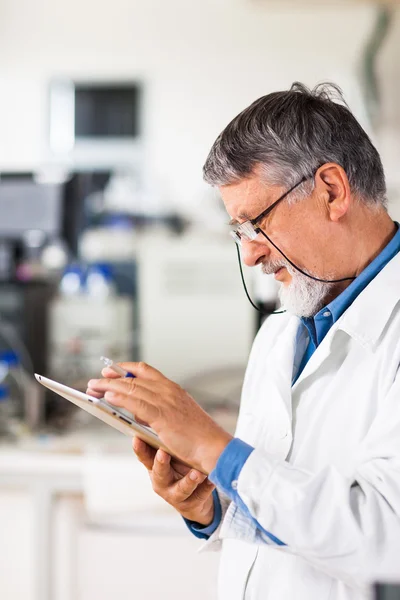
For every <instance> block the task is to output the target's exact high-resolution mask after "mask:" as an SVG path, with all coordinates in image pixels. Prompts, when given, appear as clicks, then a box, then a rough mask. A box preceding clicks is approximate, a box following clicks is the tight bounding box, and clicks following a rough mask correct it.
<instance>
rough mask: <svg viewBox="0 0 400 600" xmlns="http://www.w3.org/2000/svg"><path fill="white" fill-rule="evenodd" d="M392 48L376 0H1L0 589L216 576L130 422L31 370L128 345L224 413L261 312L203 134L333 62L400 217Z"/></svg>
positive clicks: (83, 361) (43, 594) (320, 75)
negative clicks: (88, 405) (115, 425)
mask: <svg viewBox="0 0 400 600" xmlns="http://www.w3.org/2000/svg"><path fill="white" fill-rule="evenodd" d="M399 51H400V9H399V8H398V6H397V2H395V1H394V0H393V1H392V2H390V1H387V2H363V1H362V0H358V1H356V0H353V1H352V0H346V1H343V2H338V1H336V2H334V1H332V2H331V1H328V0H326V1H324V2H318V1H317V0H315V1H312V0H309V1H305V0H304V1H302V0H297V1H296V2H289V1H282V0H281V1H279V2H277V1H276V2H274V1H272V0H202V2H191V1H188V0H169V2H165V1H164V2H163V1H162V0H146V1H145V0H113V2H107V1H105V2H103V3H99V2H94V0H79V1H78V0H69V1H68V2H66V1H65V0H58V1H54V0H53V1H52V2H50V0H0V557H1V562H2V567H1V569H0V596H1V598H4V599H5V600H22V599H23V600H92V599H94V598H96V600H103V599H106V598H111V597H112V598H119V597H121V598H122V597H134V598H138V599H142V598H146V599H150V600H153V599H156V598H162V597H170V596H171V597H172V595H173V596H174V598H175V599H176V600H179V599H180V598H182V599H183V598H187V597H188V590H190V597H191V598H193V599H195V600H196V599H197V598H209V599H213V598H216V571H217V564H218V556H216V555H215V556H214V555H211V556H208V555H202V554H200V555H198V554H196V550H197V547H198V545H199V544H198V540H195V539H192V538H191V536H190V535H189V534H188V533H187V532H186V529H185V525H184V524H183V523H182V522H181V520H180V518H179V517H178V516H176V515H175V514H174V513H173V512H172V510H170V509H169V508H168V507H167V506H165V505H164V504H163V503H162V501H161V500H159V499H158V498H157V497H156V496H155V494H153V492H152V490H151V488H150V484H149V481H148V477H147V473H146V472H143V471H144V469H142V468H141V466H140V465H138V464H137V462H136V460H135V458H134V456H133V455H132V453H131V451H130V441H129V440H128V439H127V438H124V436H122V435H121V434H119V433H117V432H115V431H114V430H112V429H111V428H109V427H107V426H106V425H103V424H102V423H100V422H99V421H97V420H96V419H94V418H93V417H91V416H89V415H88V414H87V413H85V412H83V411H80V410H78V409H75V408H74V406H73V405H72V404H70V403H68V402H67V401H66V400H64V399H62V398H59V397H57V396H56V395H54V394H51V393H48V394H47V393H46V394H45V393H44V388H43V389H39V386H38V385H36V382H35V380H34V379H33V376H32V375H33V373H34V372H39V373H41V374H43V375H46V376H48V377H51V378H54V379H57V380H58V381H61V382H63V383H65V384H67V385H70V386H72V387H76V388H78V389H82V390H84V389H85V388H86V382H87V381H88V379H89V378H91V377H96V376H97V375H98V374H99V372H100V369H101V366H102V364H101V362H100V360H99V358H100V356H101V355H105V356H109V357H111V358H112V359H114V360H117V361H118V360H129V359H132V360H145V361H146V362H148V363H150V364H151V365H153V366H155V367H157V368H158V369H160V370H161V371H162V372H163V373H164V374H165V375H166V376H168V377H170V378H171V379H173V380H175V381H177V382H179V383H180V384H181V385H183V386H184V387H185V388H186V389H188V391H190V393H192V395H193V396H194V397H195V398H196V400H197V401H198V402H199V403H200V404H201V405H202V406H203V407H204V408H205V409H206V410H207V411H208V412H209V413H210V414H212V416H213V417H214V418H216V419H217V420H218V421H219V422H220V423H221V424H222V425H223V426H224V427H225V428H226V429H228V430H229V431H232V432H233V430H234V425H235V419H236V415H237V410H238V403H239V399H240V389H241V383H242V379H243V374H244V370H245V366H246V361H247V357H248V353H249V350H250V347H251V342H252V340H253V338H254V335H255V334H256V332H257V329H258V327H259V326H260V322H261V321H260V318H259V317H258V316H257V313H256V311H255V310H254V309H253V308H252V307H251V306H250V304H249V303H248V301H247V299H246V297H245V295H244V292H243V288H242V284H241V281H240V275H239V270H238V266H237V262H236V252H235V248H234V244H233V242H232V241H231V240H230V238H229V235H228V234H227V221H228V216H227V215H226V213H225V211H224V209H223V205H222V203H221V200H220V199H219V198H218V195H217V193H216V192H215V191H214V190H213V189H211V188H209V187H208V186H206V185H205V184H204V183H203V181H202V165H203V163H204V161H205V158H206V156H207V153H208V151H209V149H210V147H211V145H212V143H213V141H214V140H215V138H216V136H217V135H218V134H219V132H220V131H221V130H222V129H223V128H224V126H225V125H226V124H227V123H228V122H229V121H230V120H231V119H232V118H233V117H234V116H235V115H236V114H237V113H238V112H240V111H241V110H242V109H244V108H245V107H246V106H247V105H249V104H250V103H251V102H252V101H253V100H255V99H256V98H258V97H260V96H262V95H264V94H267V93H269V92H272V91H276V90H280V89H287V88H288V87H290V85H291V83H292V82H293V81H296V80H297V81H301V82H303V83H306V84H307V85H309V86H314V85H316V84H317V83H320V82H322V81H333V82H335V83H337V84H339V85H340V86H341V88H342V89H343V92H344V94H345V98H346V100H347V102H348V104H349V105H350V107H351V109H352V110H353V112H354V113H355V115H356V116H357V118H358V119H359V120H360V122H361V123H362V125H363V126H364V128H365V129H366V130H367V131H368V133H369V134H370V136H371V137H372V139H373V141H374V143H375V144H376V145H377V147H378V149H379V151H380V153H381V156H382V159H383V162H384V166H385V170H386V176H387V183H388V190H389V206H390V212H391V214H392V216H393V217H394V218H398V219H399V218H400V169H399V157H400V104H399V101H398V98H399V91H400V90H399V88H400V77H399V75H400V65H399V60H398V56H399ZM245 276H246V280H247V282H248V287H249V289H250V290H251V293H252V295H253V298H254V299H255V301H256V302H257V304H258V305H259V306H260V307H262V308H264V310H265V311H266V312H268V311H272V310H273V309H274V308H275V307H276V305H277V290H276V286H275V284H274V282H273V280H270V278H267V277H265V276H264V277H262V276H261V274H260V273H259V272H257V271H255V272H249V271H248V270H245ZM399 579H400V572H399ZM194 582H196V584H195V585H194Z"/></svg>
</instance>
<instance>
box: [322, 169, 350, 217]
mask: <svg viewBox="0 0 400 600" xmlns="http://www.w3.org/2000/svg"><path fill="white" fill-rule="evenodd" d="M315 187H316V190H317V192H318V196H319V197H320V198H322V199H323V200H324V201H325V208H326V210H327V212H328V214H329V218H330V220H331V221H333V222H338V221H340V219H341V218H342V217H344V215H345V214H346V213H347V211H348V209H349V206H350V201H351V191H350V184H349V180H348V178H347V175H346V172H345V170H344V169H343V167H341V166H340V165H338V164H336V163H326V164H325V165H322V167H320V168H319V169H318V171H317V172H316V174H315Z"/></svg>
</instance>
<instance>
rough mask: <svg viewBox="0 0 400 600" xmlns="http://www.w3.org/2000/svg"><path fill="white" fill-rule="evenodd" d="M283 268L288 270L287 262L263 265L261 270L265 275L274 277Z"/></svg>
mask: <svg viewBox="0 0 400 600" xmlns="http://www.w3.org/2000/svg"><path fill="white" fill-rule="evenodd" d="M282 267H285V268H286V269H287V268H288V264H287V262H284V261H282V260H279V261H269V262H268V263H262V265H261V270H262V272H263V273H264V274H265V275H273V274H274V273H276V272H277V271H279V269H281V268H282Z"/></svg>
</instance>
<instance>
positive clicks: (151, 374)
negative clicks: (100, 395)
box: [106, 362, 165, 381]
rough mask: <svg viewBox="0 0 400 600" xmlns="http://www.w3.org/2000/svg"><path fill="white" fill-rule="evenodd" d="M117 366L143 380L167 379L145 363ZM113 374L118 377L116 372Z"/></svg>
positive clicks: (129, 363) (125, 363)
mask: <svg viewBox="0 0 400 600" xmlns="http://www.w3.org/2000/svg"><path fill="white" fill-rule="evenodd" d="M117 364H118V366H120V367H122V368H123V369H124V370H125V371H128V372H129V373H132V375H136V377H142V378H143V379H149V380H153V381H156V380H158V379H165V376H164V375H163V374H162V373H161V372H160V371H157V369H155V368H154V367H151V366H150V365H148V364H147V363H144V362H121V363H117ZM107 373H108V371H107ZM113 373H114V375H116V373H115V371H113ZM106 377H109V375H106ZM117 377H118V375H117Z"/></svg>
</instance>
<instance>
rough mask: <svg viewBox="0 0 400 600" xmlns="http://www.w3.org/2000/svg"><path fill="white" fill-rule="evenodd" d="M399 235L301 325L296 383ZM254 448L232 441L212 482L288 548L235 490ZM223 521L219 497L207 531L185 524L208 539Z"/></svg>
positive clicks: (398, 244)
mask: <svg viewBox="0 0 400 600" xmlns="http://www.w3.org/2000/svg"><path fill="white" fill-rule="evenodd" d="M396 226H397V232H396V233H395V235H394V237H393V238H392V239H391V240H390V242H389V243H388V244H387V245H386V246H385V248H384V249H383V250H382V251H381V252H380V253H379V254H378V256H377V257H376V258H375V259H374V260H373V261H372V262H371V263H370V264H369V265H367V267H366V268H365V269H364V270H363V271H362V273H360V275H359V276H358V277H357V278H356V279H354V281H352V282H351V284H350V285H349V286H347V288H346V289H345V290H344V291H343V292H342V293H341V294H339V296H337V297H336V298H335V299H334V300H332V302H330V303H329V304H328V305H327V306H325V307H324V308H323V309H321V310H320V311H319V312H318V313H317V314H316V315H315V316H314V317H309V318H302V319H301V322H302V323H303V325H304V327H306V328H307V331H308V334H309V342H308V346H307V348H306V351H305V353H304V356H303V359H302V361H301V363H300V366H299V369H298V371H297V373H296V376H295V378H294V380H293V384H294V383H295V382H296V381H297V379H298V377H299V376H300V375H301V373H302V371H303V369H304V367H305V366H306V364H307V362H308V361H309V360H310V358H311V356H312V355H313V354H314V352H315V350H316V349H317V348H318V346H319V344H320V343H321V342H322V340H323V339H324V338H325V336H326V334H327V333H328V331H329V329H330V328H331V327H332V325H333V324H334V323H335V322H336V321H337V320H338V319H339V317H341V316H342V314H343V313H344V311H345V310H346V309H347V308H349V306H350V305H351V304H352V303H353V302H354V300H355V299H356V298H357V296H358V295H359V294H360V293H361V292H362V291H363V290H364V289H365V288H366V287H367V285H368V284H369V283H370V282H371V281H372V280H373V279H374V277H376V276H377V275H378V273H379V272H380V271H381V270H382V269H383V268H384V267H385V265H387V263H388V262H389V261H390V260H392V258H393V257H394V256H395V255H396V254H397V253H398V252H399V251H400V229H399V224H398V223H396ZM253 450H254V448H253V447H252V446H250V445H249V444H246V443H245V442H243V441H242V440H239V439H237V438H235V439H233V440H232V441H231V442H230V443H229V444H228V445H227V447H226V448H225V450H224V451H223V452H222V454H221V456H220V457H219V459H218V463H217V465H216V467H215V469H214V470H213V472H212V473H211V474H210V476H209V479H210V480H211V481H212V482H213V483H214V484H215V485H216V487H217V488H219V489H220V490H222V491H223V492H224V493H225V494H226V495H227V496H228V497H229V498H230V499H231V500H232V501H233V502H235V504H236V505H237V506H238V507H239V508H240V509H241V510H242V512H244V513H245V514H246V515H248V516H250V518H251V519H253V521H254V522H255V523H256V525H257V527H258V528H259V529H260V530H261V531H263V532H264V534H266V535H267V536H268V538H269V539H270V540H271V541H272V542H275V543H276V544H278V545H285V544H284V542H282V541H281V540H279V539H278V538H276V537H275V536H274V535H273V534H272V533H271V532H268V531H265V530H264V529H263V528H262V527H261V525H260V524H259V523H258V522H257V521H256V519H254V518H253V517H252V516H251V515H250V513H249V511H248V509H247V507H246V506H245V504H244V503H243V501H242V500H241V498H240V496H239V494H238V493H237V491H236V482H237V480H238V478H239V475H240V472H241V470H242V468H243V465H244V463H245V462H246V460H247V459H248V457H249V456H250V454H251V453H252V451H253ZM220 520H221V506H220V503H219V500H218V496H217V494H215V496H214V519H213V522H212V523H211V524H210V525H209V526H208V527H206V528H201V526H199V525H198V524H196V523H193V522H191V521H186V523H187V525H188V527H189V529H190V530H191V531H192V533H193V534H194V535H195V536H197V537H201V538H208V537H209V536H210V535H211V534H212V533H213V532H214V531H215V529H216V528H217V527H218V525H219V522H220Z"/></svg>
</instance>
